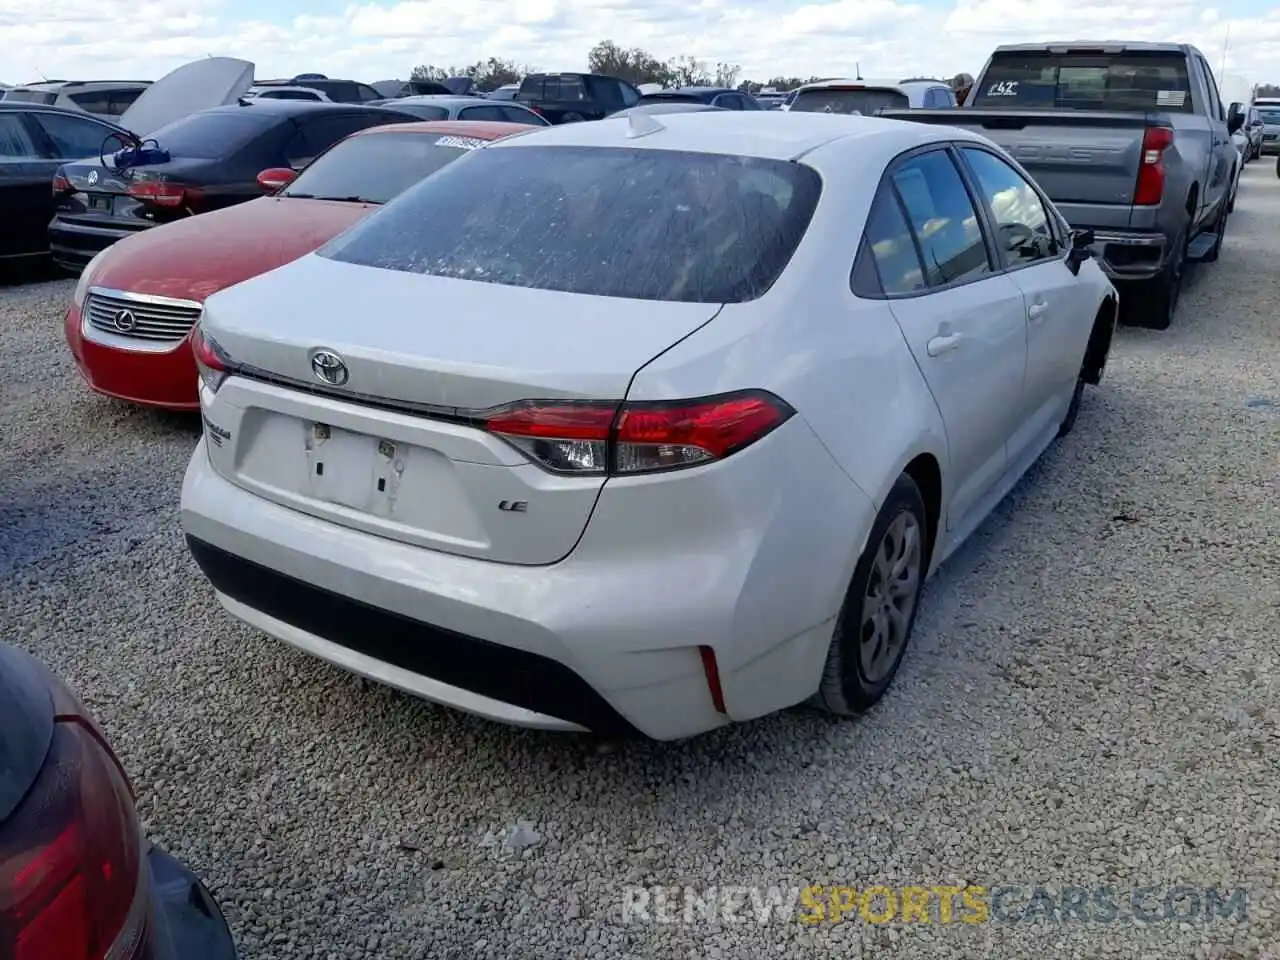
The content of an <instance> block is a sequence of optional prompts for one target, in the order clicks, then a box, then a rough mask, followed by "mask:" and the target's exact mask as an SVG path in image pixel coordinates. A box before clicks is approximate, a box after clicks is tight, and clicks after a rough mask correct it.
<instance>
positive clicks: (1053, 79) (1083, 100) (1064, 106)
mask: <svg viewBox="0 0 1280 960" xmlns="http://www.w3.org/2000/svg"><path fill="white" fill-rule="evenodd" d="M972 104H973V106H975V107H983V108H986V109H997V110H998V109H1018V110H1039V109H1055V110H1141V111H1148V110H1160V111H1164V112H1169V113H1190V112H1191V111H1192V103H1191V84H1190V82H1189V81H1188V80H1187V62H1186V59H1185V58H1184V57H1182V56H1181V55H1179V54H1172V53H1126V54H1120V55H1109V54H1100V53H1089V52H1080V53H1065V54H1049V53H1006V54H999V55H997V56H995V57H993V58H992V60H991V65H990V66H989V67H988V68H987V71H986V73H985V74H984V75H983V77H982V86H981V87H980V88H978V89H975V90H974V93H973V98H972Z"/></svg>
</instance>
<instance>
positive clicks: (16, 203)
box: [0, 110, 58, 260]
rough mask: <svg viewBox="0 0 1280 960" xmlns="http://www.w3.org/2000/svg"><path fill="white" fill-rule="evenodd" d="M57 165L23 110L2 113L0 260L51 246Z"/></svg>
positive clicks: (0, 135)
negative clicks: (2, 227) (51, 220)
mask: <svg viewBox="0 0 1280 960" xmlns="http://www.w3.org/2000/svg"><path fill="white" fill-rule="evenodd" d="M57 166H58V164H57V161H55V160H53V159H51V158H50V157H49V156H48V155H47V151H45V150H42V149H41V143H40V140H39V137H38V131H37V130H36V129H35V128H34V127H33V126H31V125H30V124H29V121H28V120H27V119H26V117H25V116H24V114H23V113H21V112H19V111H16V110H14V111H9V112H6V113H0V212H2V213H3V220H4V229H2V230H0V260H3V259H4V258H5V257H16V256H25V255H28V254H32V253H42V252H43V251H45V250H47V249H49V242H48V228H49V220H50V219H51V218H52V217H53V193H52V191H51V190H50V185H51V184H52V183H53V174H54V171H55V169H56V168H57Z"/></svg>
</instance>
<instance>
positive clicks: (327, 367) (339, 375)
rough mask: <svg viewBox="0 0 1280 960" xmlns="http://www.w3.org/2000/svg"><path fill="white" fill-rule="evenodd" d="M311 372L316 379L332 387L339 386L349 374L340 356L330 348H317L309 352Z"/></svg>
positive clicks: (345, 380)
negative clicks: (313, 351)
mask: <svg viewBox="0 0 1280 960" xmlns="http://www.w3.org/2000/svg"><path fill="white" fill-rule="evenodd" d="M311 372H312V373H314V374H315V375H316V379H317V380H319V381H321V382H323V383H327V384H329V385H330V386H332V387H340V386H342V385H343V384H344V383H346V382H347V378H348V377H349V376H351V374H350V372H349V371H348V370H347V365H346V364H345V363H344V362H343V360H342V358H341V357H340V356H338V355H337V354H336V353H334V352H332V351H331V350H317V351H315V353H313V354H311Z"/></svg>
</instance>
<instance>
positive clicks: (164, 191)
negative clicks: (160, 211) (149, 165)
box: [129, 180, 187, 207]
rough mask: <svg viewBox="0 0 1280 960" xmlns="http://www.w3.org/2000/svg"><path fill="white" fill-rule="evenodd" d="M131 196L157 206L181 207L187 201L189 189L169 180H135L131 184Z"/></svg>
mask: <svg viewBox="0 0 1280 960" xmlns="http://www.w3.org/2000/svg"><path fill="white" fill-rule="evenodd" d="M129 196H131V197H133V198H134V199H135V200H141V201H143V202H144V203H152V204H155V205H156V206H157V207H180V206H182V205H183V204H184V203H185V202H186V201H187V190H186V188H185V187H183V186H181V185H180V184H176V183H171V182H169V181H168V180H135V181H134V182H133V183H131V184H129Z"/></svg>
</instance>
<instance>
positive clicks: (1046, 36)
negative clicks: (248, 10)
mask: <svg viewBox="0 0 1280 960" xmlns="http://www.w3.org/2000/svg"><path fill="white" fill-rule="evenodd" d="M119 13H120V8H119V7H118V6H112V5H110V4H98V5H92V6H86V5H78V6H73V7H71V8H67V7H60V6H59V5H57V4H53V5H50V4H47V3H46V2H44V0H0V36H3V37H4V38H5V41H6V43H5V47H6V54H5V55H4V56H3V57H0V70H3V72H4V74H5V75H4V76H0V79H2V80H5V81H8V82H10V83H14V82H22V81H28V80H32V79H35V78H36V76H37V75H38V74H39V73H41V72H43V73H44V74H45V75H48V76H58V77H66V78H83V79H92V78H116V77H118V78H155V77H158V76H160V75H161V74H163V73H165V72H166V71H167V70H170V69H172V68H173V67H175V66H178V65H180V64H181V63H183V62H185V61H186V60H189V59H193V58H196V57H202V56H205V55H206V54H215V55H225V56H238V57H243V58H245V59H248V60H252V61H254V62H255V63H256V64H257V66H258V74H259V76H263V77H266V76H287V75H289V74H292V73H296V72H301V71H304V70H307V71H310V70H319V71H322V72H324V73H327V74H329V75H330V76H350V77H354V78H356V79H362V80H381V79H385V78H389V77H403V76H407V75H408V73H409V71H410V69H411V68H412V67H413V66H414V65H415V64H417V63H434V64H438V65H448V64H465V63H470V62H473V61H475V60H478V59H481V58H483V57H488V56H498V57H504V58H509V59H513V60H516V61H518V62H520V63H528V64H532V65H534V66H537V67H541V68H544V69H553V70H554V69H569V70H572V69H582V68H584V67H585V61H586V54H587V51H588V49H590V47H591V46H592V45H593V44H594V43H595V42H596V41H598V40H601V39H604V38H611V39H613V40H615V41H616V42H618V43H619V44H622V45H624V46H641V47H644V48H645V49H647V50H649V51H650V52H651V53H653V54H655V55H656V56H658V57H661V58H666V57H672V56H682V55H692V56H696V57H698V58H700V59H703V60H706V61H709V62H712V63H714V62H716V61H726V62H732V63H738V64H741V65H742V67H743V75H744V76H746V77H751V78H755V79H767V78H768V77H770V76H773V75H777V74H782V75H798V76H809V75H811V74H819V75H838V74H846V73H849V72H850V71H851V70H852V69H853V66H854V64H855V63H857V64H859V65H860V67H861V69H862V72H863V74H864V75H865V76H897V75H902V76H906V75H915V74H929V75H934V76H942V77H946V76H951V75H953V74H955V73H959V72H961V71H967V72H969V73H977V72H978V70H979V68H980V67H981V66H982V64H983V62H984V61H985V60H986V58H987V55H988V54H989V53H990V52H991V49H992V48H993V47H994V46H995V45H996V44H998V43H1008V42H1027V41H1042V40H1054V39H1056V40H1070V39H1078V38H1080V37H1088V38H1093V39H1111V38H1119V39H1140V40H1177V41H1184V42H1190V43H1195V44H1197V45H1198V46H1199V47H1200V48H1201V49H1202V50H1203V51H1204V52H1205V54H1206V55H1207V56H1208V58H1209V60H1210V62H1211V63H1213V64H1214V66H1215V67H1218V66H1219V65H1220V63H1221V60H1222V52H1223V41H1224V38H1225V37H1226V36H1227V31H1228V30H1229V31H1230V41H1231V42H1230V48H1229V53H1228V58H1227V70H1228V71H1229V72H1231V73H1235V74H1241V75H1244V76H1246V77H1248V78H1250V79H1251V80H1254V81H1258V82H1264V81H1267V80H1280V66H1277V65H1280V6H1278V7H1276V8H1275V9H1273V10H1271V11H1269V12H1267V13H1266V14H1264V15H1260V16H1255V17H1251V18H1248V19H1244V18H1240V19H1235V20H1229V19H1226V18H1225V17H1224V15H1223V14H1222V13H1221V12H1220V11H1219V10H1218V9H1205V8H1204V7H1203V6H1202V5H1200V4H1197V3H1193V2H1190V0H1161V2H1158V3H1157V2H1156V0H1138V2H1136V3H1127V4H1126V3H1117V2H1115V0H1078V2H1076V3H1072V4H1062V3H1061V2H1059V0H955V2H953V3H952V4H948V5H944V6H942V7H935V6H930V5H927V3H926V0H917V2H909V0H813V2H804V0H791V2H789V3H788V2H786V0H765V2H764V3H758V4H754V5H752V4H744V3H743V2H741V0H688V2H677V0H645V2H641V0H526V2H522V3H519V4H513V3H510V2H509V0H456V2H450V0H404V2H399V3H396V2H357V3H352V4H351V5H350V6H348V7H347V8H346V9H345V10H344V11H343V12H342V13H341V14H338V15H334V16H299V17H295V18H293V19H292V20H291V21H290V22H286V23H270V22H266V21H264V20H261V19H258V20H246V19H238V18H236V17H235V16H233V15H231V13H230V12H229V10H228V8H227V7H225V6H223V5H221V4H220V3H219V2H218V0H143V2H140V3H137V4H135V5H134V6H131V7H130V8H129V16H128V17H126V18H121V17H120V16H119ZM259 16H260V15H259ZM1273 71H1274V72H1273Z"/></svg>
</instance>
